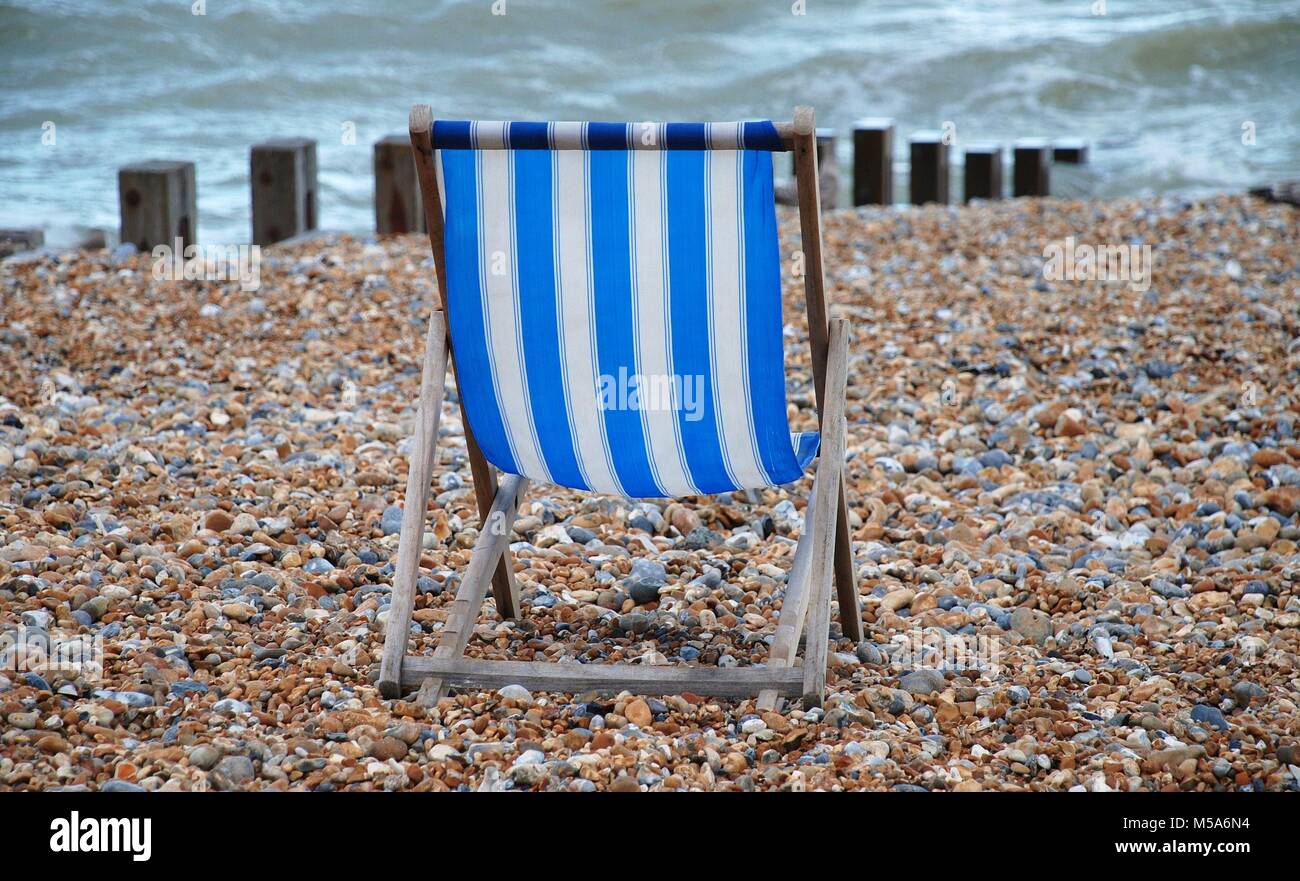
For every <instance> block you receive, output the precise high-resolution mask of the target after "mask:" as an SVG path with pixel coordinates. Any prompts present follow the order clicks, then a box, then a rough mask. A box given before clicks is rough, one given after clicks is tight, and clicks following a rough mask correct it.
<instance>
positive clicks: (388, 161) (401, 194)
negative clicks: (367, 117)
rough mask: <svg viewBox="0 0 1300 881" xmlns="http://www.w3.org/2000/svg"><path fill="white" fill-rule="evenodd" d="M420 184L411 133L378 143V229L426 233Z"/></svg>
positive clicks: (376, 162) (391, 137) (376, 201)
mask: <svg viewBox="0 0 1300 881" xmlns="http://www.w3.org/2000/svg"><path fill="white" fill-rule="evenodd" d="M424 231H425V229H424V210H423V209H422V208H421V207H420V184H419V181H418V180H417V178H416V176H415V155H414V154H413V153H412V152H411V138H410V137H409V136H408V135H387V136H385V137H383V138H381V139H380V140H378V141H376V142H375V232H377V233H407V232H424Z"/></svg>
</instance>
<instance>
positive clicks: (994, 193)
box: [962, 143, 1002, 202]
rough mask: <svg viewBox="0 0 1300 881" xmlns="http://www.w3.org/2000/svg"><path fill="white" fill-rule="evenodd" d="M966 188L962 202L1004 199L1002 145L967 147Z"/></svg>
mask: <svg viewBox="0 0 1300 881" xmlns="http://www.w3.org/2000/svg"><path fill="white" fill-rule="evenodd" d="M964 183H965V186H964V188H963V190H962V201H964V202H969V201H970V200H971V199H1001V198H1002V145H1001V144H985V143H980V144H970V145H968V146H967V147H966V170H965V174H964Z"/></svg>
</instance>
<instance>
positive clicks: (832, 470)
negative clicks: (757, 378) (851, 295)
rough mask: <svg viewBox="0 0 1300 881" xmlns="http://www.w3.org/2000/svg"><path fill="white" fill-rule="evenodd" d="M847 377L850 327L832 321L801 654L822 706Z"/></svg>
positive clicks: (811, 699) (812, 703)
mask: <svg viewBox="0 0 1300 881" xmlns="http://www.w3.org/2000/svg"><path fill="white" fill-rule="evenodd" d="M847 373H848V322H847V321H845V320H844V319H842V318H839V319H836V320H835V321H832V322H831V325H830V346H829V352H828V358H827V365H826V408H825V410H824V411H823V412H824V414H825V417H824V418H823V419H822V448H821V456H820V459H819V461H818V463H817V478H816V489H817V491H816V496H815V499H814V501H815V502H816V507H815V508H812V510H811V511H809V513H808V514H806V515H805V516H806V517H811V518H812V524H813V528H812V534H813V546H812V550H811V551H810V553H811V557H812V559H811V560H810V561H809V564H808V565H809V572H808V580H809V582H810V584H811V594H810V596H809V606H808V639H807V646H806V648H805V650H804V652H805V653H804V665H803V676H804V679H803V683H804V685H803V704H804V706H805V707H816V706H821V702H822V698H823V696H824V693H825V691H826V658H827V654H828V651H829V643H830V626H831V581H832V576H833V572H834V566H835V537H836V532H837V530H836V519H837V518H836V513H837V512H836V509H837V508H838V507H839V505H838V502H839V492H838V490H839V489H840V487H841V474H842V471H843V465H844V432H845V427H846V426H845V422H844V412H845V404H844V384H845V380H846V378H847Z"/></svg>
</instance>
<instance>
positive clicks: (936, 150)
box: [908, 131, 948, 205]
mask: <svg viewBox="0 0 1300 881" xmlns="http://www.w3.org/2000/svg"><path fill="white" fill-rule="evenodd" d="M911 160H912V169H911V174H910V175H909V177H910V180H909V182H908V184H909V189H910V190H911V195H912V204H913V205H924V204H925V203H926V202H938V203H940V204H943V205H947V204H948V145H947V144H946V143H944V140H943V135H942V133H940V132H937V131H921V132H915V133H913V134H912V138H911Z"/></svg>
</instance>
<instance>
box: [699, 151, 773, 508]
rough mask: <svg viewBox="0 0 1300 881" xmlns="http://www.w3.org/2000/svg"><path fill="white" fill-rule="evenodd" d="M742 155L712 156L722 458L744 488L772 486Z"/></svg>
mask: <svg viewBox="0 0 1300 881" xmlns="http://www.w3.org/2000/svg"><path fill="white" fill-rule="evenodd" d="M740 156H741V154H740V153H739V152H737V151H735V150H711V151H710V152H709V153H708V154H707V159H706V161H707V162H708V163H709V173H708V175H707V183H708V187H709V191H708V211H709V225H708V229H709V241H708V248H709V261H708V262H709V276H710V278H709V282H710V284H709V288H710V297H709V307H710V315H709V324H710V339H711V340H712V349H713V351H712V358H713V381H714V385H713V390H714V405H715V407H716V408H717V413H718V435H719V440H720V441H721V446H722V458H723V461H724V462H725V463H726V465H727V471H728V472H729V473H730V475H731V477H732V479H733V480H734V481H735V482H736V484H737V485H738V486H739V487H740V488H742V489H753V488H758V487H762V486H767V485H768V479H767V475H766V474H765V473H764V471H763V466H762V462H761V461H760V460H759V458H758V454H757V450H758V442H757V440H756V439H755V436H754V413H753V407H752V404H751V398H750V388H749V371H748V361H747V358H746V346H745V331H746V327H745V310H744V288H743V284H742V279H743V275H744V264H743V263H742V262H741V261H742V259H743V257H744V251H743V238H742V236H741V234H740V233H741V212H740V206H741V201H740V199H741V195H740V179H739V178H740Z"/></svg>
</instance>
